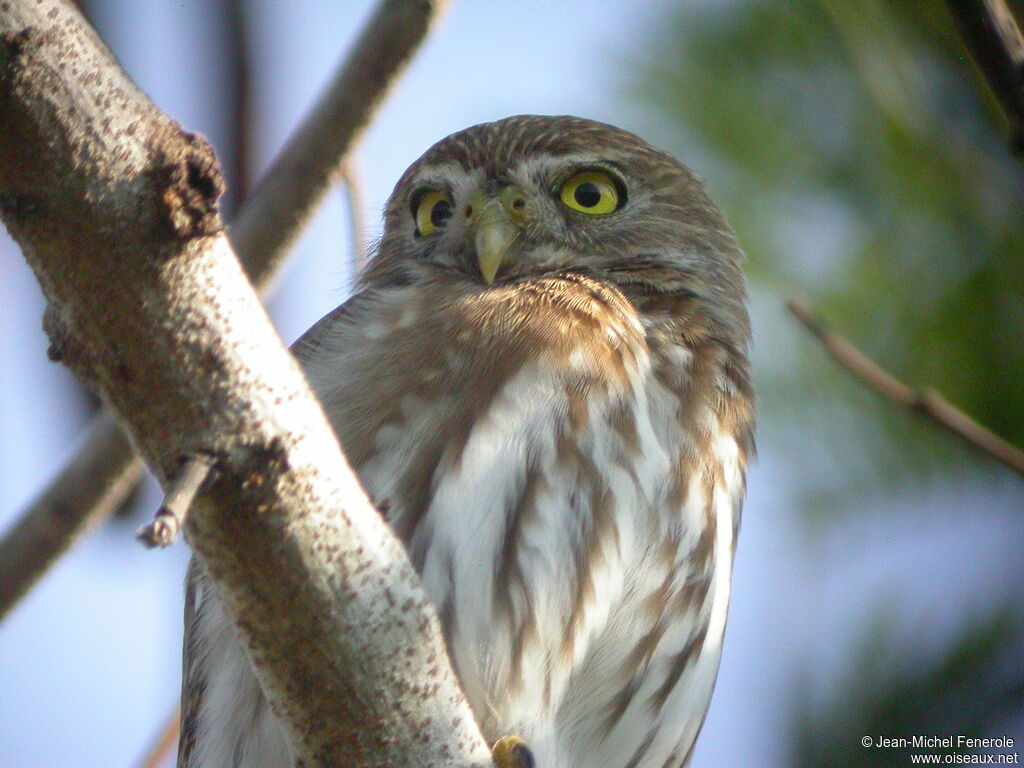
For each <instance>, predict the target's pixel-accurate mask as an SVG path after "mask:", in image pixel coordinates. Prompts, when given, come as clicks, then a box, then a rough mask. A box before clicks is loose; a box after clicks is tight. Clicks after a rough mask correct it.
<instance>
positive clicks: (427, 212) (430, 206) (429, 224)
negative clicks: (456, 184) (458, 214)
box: [414, 189, 452, 235]
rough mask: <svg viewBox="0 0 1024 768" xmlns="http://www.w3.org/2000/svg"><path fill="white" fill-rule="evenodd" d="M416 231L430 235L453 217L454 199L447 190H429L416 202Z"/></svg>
mask: <svg viewBox="0 0 1024 768" xmlns="http://www.w3.org/2000/svg"><path fill="white" fill-rule="evenodd" d="M414 209H415V217H416V231H417V232H418V233H419V234H421V235H429V234H431V233H432V232H433V231H434V230H436V229H437V228H438V227H443V226H444V225H445V222H447V221H448V219H450V218H451V217H452V200H451V198H450V197H448V195H447V194H446V193H445V192H440V191H438V190H434V189H432V190H428V191H426V192H424V193H423V194H421V195H419V197H418V198H417V199H416V202H415V203H414Z"/></svg>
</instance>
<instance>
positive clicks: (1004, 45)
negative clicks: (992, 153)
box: [946, 0, 1024, 154]
mask: <svg viewBox="0 0 1024 768" xmlns="http://www.w3.org/2000/svg"><path fill="white" fill-rule="evenodd" d="M946 6H947V7H948V8H949V11H950V13H951V14H952V16H953V20H954V21H955V22H956V26H957V29H958V30H959V32H960V37H961V39H962V40H963V42H964V45H965V46H967V49H968V50H969V51H970V52H971V56H972V57H973V58H974V61H975V63H976V64H977V65H978V68H979V69H980V70H981V73H982V75H983V76H984V78H985V81H986V82H987V83H988V85H989V87H990V88H991V89H992V93H993V94H995V97H996V99H997V100H998V101H999V104H1000V105H1001V106H1002V108H1003V112H1004V113H1005V115H1006V119H1007V122H1009V124H1010V146H1011V148H1012V149H1013V150H1014V152H1016V153H1018V154H1020V153H1022V152H1024V37H1022V35H1021V31H1020V27H1019V26H1018V24H1017V21H1016V19H1015V18H1014V16H1013V12H1012V11H1011V10H1010V8H1009V6H1008V5H1007V4H1006V0H946Z"/></svg>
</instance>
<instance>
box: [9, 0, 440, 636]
mask: <svg viewBox="0 0 1024 768" xmlns="http://www.w3.org/2000/svg"><path fill="white" fill-rule="evenodd" d="M447 2H448V0H433V1H432V2H425V0H385V1H384V2H382V3H381V4H380V6H379V8H378V11H377V13H376V15H375V16H374V18H373V19H372V20H371V22H370V24H369V25H368V26H367V28H366V31H365V32H364V33H363V35H362V36H361V38H360V40H359V43H358V45H357V46H356V49H355V50H354V52H353V53H352V55H351V56H349V58H348V59H347V60H346V61H345V63H344V64H343V65H342V67H341V68H340V69H339V71H338V73H337V75H336V76H335V78H334V81H333V83H332V84H331V87H330V89H329V90H328V91H327V92H326V93H325V94H324V96H323V97H322V98H321V99H320V101H319V102H318V104H317V105H316V106H315V107H314V108H313V110H312V112H311V113H310V115H309V116H308V117H307V118H306V119H305V120H304V121H303V124H302V126H301V127H300V128H299V129H298V130H297V131H296V132H295V134H294V135H293V136H292V138H291V140H290V141H289V142H288V144H287V145H286V146H285V148H284V149H283V150H282V151H281V154H280V156H279V159H278V160H277V161H275V163H274V164H273V166H272V167H271V168H270V170H269V171H268V172H267V177H266V178H267V180H266V181H265V182H264V184H263V185H262V186H261V187H260V189H259V190H258V192H257V193H256V194H255V195H254V196H253V197H252V198H251V199H250V200H248V201H247V202H246V204H245V205H244V206H243V208H242V211H241V214H240V216H239V219H238V221H237V222H236V223H235V224H234V225H233V226H232V228H231V240H232V242H233V243H234V245H235V250H236V252H237V253H238V254H239V256H240V257H241V258H242V261H243V263H244V265H245V268H246V272H247V273H248V275H249V278H250V279H251V280H252V282H253V284H254V285H256V286H257V287H258V288H259V289H260V290H261V291H264V292H265V291H267V290H269V287H270V285H271V283H272V281H273V278H274V276H275V274H276V272H277V270H279V268H280V266H281V264H282V260H283V258H284V256H285V253H286V251H287V248H288V246H289V245H290V244H291V243H292V242H294V240H295V238H296V237H297V236H298V234H299V232H300V231H301V228H302V227H303V226H304V225H305V223H306V222H307V221H308V220H309V218H310V216H311V215H312V212H313V210H315V208H316V206H317V205H318V204H319V202H320V201H321V200H322V198H323V196H324V194H325V193H326V191H327V189H328V185H327V182H326V180H327V179H329V178H330V177H331V175H332V174H334V173H336V172H337V169H338V168H339V167H340V166H341V164H342V163H343V161H344V159H345V157H346V156H347V155H348V153H349V152H350V151H351V149H352V147H353V145H354V143H355V140H356V138H357V137H358V135H359V134H360V132H361V131H362V129H363V128H364V127H365V126H366V125H367V124H368V123H369V121H370V119H371V118H372V117H373V115H374V114H375V113H376V108H377V106H378V105H379V104H380V102H381V100H382V98H383V96H384V95H385V94H386V93H387V91H388V90H389V88H390V86H391V84H392V83H393V82H394V81H395V80H396V79H397V77H398V75H399V74H401V71H402V68H403V64H404V63H405V62H407V61H408V60H409V59H410V58H411V57H412V55H413V53H415V51H416V50H417V48H418V46H419V45H420V43H422V41H423V40H424V38H425V36H426V35H427V33H428V31H429V29H430V27H431V24H432V23H433V21H435V20H436V19H437V18H438V17H439V16H440V14H441V12H442V11H443V10H444V9H445V8H446V6H447ZM374 51H378V53H376V54H375V53H374ZM277 177H285V178H280V179H279V178H277ZM278 192H283V193H286V194H287V200H284V201H279V200H276V199H275V198H274V195H275V194H277V193H278ZM291 205H294V206H298V207H296V208H295V209H290V208H289V206H291ZM268 228H270V229H272V230H273V233H272V235H273V236H272V237H269V239H267V231H266V230H267V229H268ZM142 467H143V465H142V463H141V461H139V460H138V459H137V458H135V457H134V455H133V454H132V451H131V449H130V446H129V443H128V441H127V440H126V439H125V438H124V437H122V436H120V434H119V427H118V425H117V422H116V420H114V419H113V418H111V417H110V416H109V415H101V416H99V417H97V418H96V419H95V420H94V422H93V424H92V425H91V426H90V428H89V430H88V431H87V433H86V438H85V440H83V442H82V444H81V447H80V448H79V450H78V451H77V453H76V455H75V457H74V458H73V459H72V461H71V463H70V464H69V465H68V468H67V469H65V470H64V471H63V472H62V473H61V474H60V475H59V476H58V477H57V478H56V479H55V480H54V482H53V483H51V485H50V486H49V487H48V488H47V489H46V490H45V491H44V492H43V494H42V495H41V496H40V497H39V498H38V499H37V500H36V501H35V502H33V503H32V504H31V505H30V506H29V507H28V508H27V509H26V510H25V511H24V512H23V513H22V516H21V518H20V521H19V522H18V523H17V524H16V526H15V528H14V529H12V531H11V532H10V533H9V534H8V536H7V537H6V538H5V539H4V541H3V542H2V543H0V554H2V555H4V556H5V557H4V558H3V559H2V560H0V576H3V577H4V578H0V618H3V616H4V615H5V614H6V612H7V611H9V610H10V608H11V607H12V606H13V605H14V604H15V603H16V602H17V600H18V599H19V598H20V597H21V596H22V595H24V594H25V592H26V591H27V590H28V588H29V587H31V585H32V584H34V583H35V582H36V581H37V580H38V579H39V578H40V577H41V576H42V574H43V573H45V571H46V570H47V569H48V568H49V567H50V566H51V565H52V564H53V563H54V562H56V560H57V559H58V558H59V556H60V555H61V554H63V553H64V552H65V551H66V550H67V549H68V548H69V547H70V546H71V545H72V543H73V542H74V541H76V540H77V539H78V538H79V537H80V536H81V535H82V533H83V532H84V531H86V530H88V529H89V528H91V527H92V526H94V525H96V523H97V522H98V521H100V520H102V519H104V518H106V517H107V516H109V514H111V513H112V512H113V511H114V510H115V509H117V508H118V506H119V505H120V503H121V501H122V500H123V499H124V498H126V497H127V496H128V494H129V493H131V491H132V489H133V488H134V487H135V483H136V482H137V481H138V479H139V478H141V476H142V471H143V470H142ZM80 481H84V482H80Z"/></svg>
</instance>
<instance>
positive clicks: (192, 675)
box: [178, 557, 205, 768]
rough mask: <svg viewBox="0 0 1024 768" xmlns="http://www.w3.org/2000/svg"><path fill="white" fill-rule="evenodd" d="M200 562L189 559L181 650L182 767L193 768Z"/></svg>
mask: <svg viewBox="0 0 1024 768" xmlns="http://www.w3.org/2000/svg"><path fill="white" fill-rule="evenodd" d="M199 569H200V565H199V561H197V560H196V559H195V557H193V558H192V559H191V560H189V563H188V571H187V572H186V575H185V639H184V641H183V643H182V649H181V655H182V659H181V713H180V718H181V735H180V736H179V737H178V768H191V766H192V749H193V746H194V745H195V740H196V717H197V714H198V712H199V710H200V709H201V708H202V706H203V689H204V688H205V685H204V681H203V675H202V674H201V672H202V670H201V669H200V668H198V667H197V665H196V664H195V663H194V659H195V653H194V646H195V643H196V636H195V635H196V630H197V626H196V609H197V607H198V606H197V600H198V594H197V588H198V584H197V577H198V572H199Z"/></svg>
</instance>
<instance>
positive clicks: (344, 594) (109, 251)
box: [0, 0, 489, 768]
mask: <svg viewBox="0 0 1024 768" xmlns="http://www.w3.org/2000/svg"><path fill="white" fill-rule="evenodd" d="M219 192H220V175H219V171H218V170H217V167H216V164H215V161H214V158H213V155H212V152H211V151H210V149H209V147H208V146H207V145H206V144H205V142H204V141H203V140H202V139H201V138H199V137H196V136H194V135H192V134H189V133H186V132H184V131H182V130H181V128H180V127H179V126H178V125H177V124H175V123H174V122H173V121H172V120H170V119H169V118H167V117H166V116H164V115H163V114H161V113H160V112H159V110H157V109H156V108H155V107H154V106H153V104H152V103H151V102H149V100H148V99H147V98H146V97H145V96H144V95H143V94H142V93H141V92H139V91H138V90H137V89H136V88H135V86H134V85H133V84H132V83H131V82H130V81H129V80H128V79H127V78H126V76H125V75H124V74H123V73H122V72H121V71H120V69H119V68H118V66H117V64H116V62H115V61H114V59H113V57H112V56H111V55H110V53H109V52H108V51H107V50H106V48H105V47H104V46H103V44H102V43H101V42H100V40H99V39H98V38H97V37H96V36H95V34H94V33H93V32H92V30H90V29H89V28H88V26H87V25H86V24H85V23H84V22H83V20H82V19H81V17H80V16H79V14H78V13H77V11H75V10H74V8H73V6H71V5H70V4H69V3H67V2H62V0H20V1H18V0H4V1H3V2H2V3H0V217H2V219H3V221H4V223H5V224H6V226H7V227H8V229H9V230H10V232H11V234H12V235H13V237H14V238H15V240H16V241H17V242H18V243H19V244H20V246H21V248H22V250H23V252H24V254H25V256H26V259H27V260H28V262H29V264H30V265H31V267H32V269H33V270H34V272H35V273H36V275H37V277H38V278H39V281H40V284H41V286H42V288H43V292H44V294H45V295H46V298H47V300H48V302H49V305H50V310H49V315H50V323H49V331H50V334H51V340H52V347H53V350H54V354H55V356H57V357H59V358H60V359H62V360H63V361H65V362H66V363H67V364H68V365H70V366H71V367H72V368H73V369H74V370H75V372H76V373H77V374H78V375H79V376H81V377H83V378H85V379H86V380H88V381H89V382H90V383H91V384H92V385H93V387H94V389H95V390H96V391H98V392H99V393H100V394H101V396H102V397H103V398H104V400H105V401H106V402H107V403H108V405H109V406H110V407H111V408H112V409H113V410H114V412H115V413H116V414H117V415H118V418H119V419H120V420H121V422H122V423H123V424H124V425H125V426H126V428H127V429H128V431H129V432H130V436H131V439H132V441H133V443H134V444H135V446H136V447H137V449H138V450H139V451H140V453H141V454H142V455H143V456H144V457H145V459H146V461H147V463H148V464H149V466H150V468H151V469H152V470H153V471H154V473H155V474H156V475H157V477H158V478H159V479H160V480H161V482H162V483H163V484H164V485H165V487H166V486H167V484H168V481H169V478H171V477H173V476H174V475H175V473H176V472H177V464H178V457H181V456H188V455H192V454H197V453H205V454H209V455H211V456H213V457H214V458H215V461H216V470H217V475H216V479H215V480H214V482H213V483H212V484H211V487H210V489H209V490H208V492H206V493H204V494H203V495H202V496H201V497H200V498H199V499H198V500H197V501H196V503H195V504H194V505H193V506H192V509H191V511H190V514H189V518H188V521H187V524H186V535H187V536H188V538H189V541H190V543H191V544H192V546H193V548H194V549H195V551H196V552H197V554H198V555H199V557H200V559H201V561H202V563H203V567H204V569H205V570H206V572H207V574H209V575H210V577H211V578H212V579H213V582H214V584H215V585H216V587H217V589H218V591H219V594H220V596H221V598H222V599H223V601H224V604H225V606H226V608H227V610H228V611H229V613H230V614H231V615H232V617H233V618H234V620H235V622H236V625H237V627H238V629H239V633H240V637H241V639H242V640H243V643H244V645H245V647H246V650H247V652H248V654H249V657H250V659H251V660H252V662H253V666H254V669H255V670H256V673H257V675H258V677H259V679H260V682H261V685H262V687H263V690H264V692H265V693H266V695H267V697H268V699H269V701H270V703H271V706H272V707H273V709H274V711H275V712H276V713H277V715H278V716H279V718H280V719H281V722H282V725H283V727H284V730H285V733H286V735H287V738H288V740H289V743H290V744H291V747H292V749H293V751H294V753H295V755H296V759H297V761H298V763H299V764H301V765H303V766H306V768H314V767H315V766H324V767H325V768H326V766H338V765H350V766H371V765H372V766H379V765H409V766H427V765H435V766H446V765H450V766H469V765H485V764H487V763H488V760H489V756H488V753H487V749H486V746H485V745H484V743H483V741H482V739H481V737H480V735H479V732H478V730H477V728H476V725H475V723H474V721H473V718H472V714H471V712H470V710H469V707H468V705H467V704H466V702H465V700H464V698H463V696H462V695H461V692H460V690H459V687H458V684H457V682H456V679H455V675H454V673H453V672H452V670H451V667H450V665H449V663H448V661H447V657H446V654H445V648H444V641H443V639H442V637H441V633H440V628H439V624H438V621H437V617H436V615H435V613H434V610H433V607H432V606H431V605H430V603H429V601H428V600H427V598H426V595H425V593H424V592H423V590H422V587H421V585H420V584H419V580H418V578H417V577H416V574H415V571H414V570H413V568H412V567H411V565H410V564H409V562H408V559H407V558H406V556H405V552H404V550H403V549H402V547H401V545H400V544H399V543H398V542H397V541H396V540H395V538H394V537H393V536H392V534H391V532H390V531H389V529H388V527H387V526H386V525H385V523H384V522H383V520H382V519H381V517H380V515H378V514H377V513H376V511H375V510H374V509H373V507H372V505H371V504H370V503H369V501H368V500H367V499H366V496H365V494H364V493H363V491H362V489H361V488H360V487H359V484H358V482H357V481H356V479H355V476H354V475H353V474H352V472H351V470H350V469H349V468H348V465H347V463H346V462H345V459H344V457H343V456H342V454H341V450H340V448H339V446H338V443H337V440H336V439H335V437H334V435H333V433H332V432H331V430H330V427H329V426H328V424H327V422H326V419H325V418H324V416H323V412H322V411H321V409H320V407H319V405H318V403H317V402H316V400H315V399H314V398H313V395H312V393H311V392H310V390H309V388H308V386H307V384H306V382H305V380H304V379H303V377H302V374H301V372H300V371H299V369H298V366H297V364H296V363H295V361H294V359H293V358H292V357H291V355H290V354H289V353H288V351H287V350H286V349H285V348H284V346H283V344H282V343H281V342H280V339H278V338H277V336H276V334H275V333H274V330H273V327H272V325H271V323H270V320H269V318H268V317H267V316H266V313H265V312H264V310H263V308H262V306H261V305H260V303H259V300H258V298H257V296H256V294H255V293H254V292H253V290H252V288H251V286H250V284H249V283H248V281H247V280H246V279H245V276H244V273H243V271H242V269H241V267H240V265H239V263H238V261H237V259H236V258H235V256H234V254H233V252H232V249H231V245H230V243H229V242H228V239H227V237H226V236H225V235H224V232H223V230H222V228H221V225H220V220H219V217H218V215H217V212H216V199H217V196H218V195H219ZM284 606H287V610H284V609H283V607H284Z"/></svg>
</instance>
